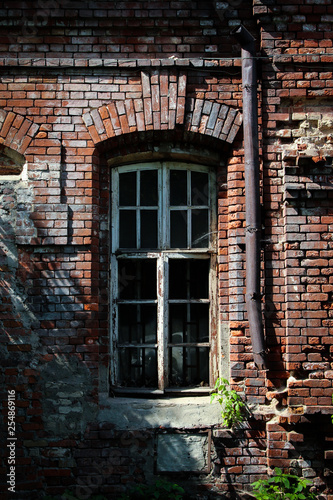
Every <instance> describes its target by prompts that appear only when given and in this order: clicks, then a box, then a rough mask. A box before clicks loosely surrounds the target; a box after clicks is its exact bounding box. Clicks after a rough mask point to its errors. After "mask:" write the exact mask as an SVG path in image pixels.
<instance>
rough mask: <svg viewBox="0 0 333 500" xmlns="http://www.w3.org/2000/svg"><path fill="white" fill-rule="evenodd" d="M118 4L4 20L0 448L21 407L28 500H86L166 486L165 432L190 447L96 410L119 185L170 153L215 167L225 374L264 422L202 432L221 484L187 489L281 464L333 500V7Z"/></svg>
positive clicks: (21, 8) (105, 349) (224, 489)
mask: <svg viewBox="0 0 333 500" xmlns="http://www.w3.org/2000/svg"><path fill="white" fill-rule="evenodd" d="M113 4H114V5H112V7H110V2H104V1H100V2H69V1H67V0H58V1H56V2H54V5H53V4H52V5H50V6H49V5H44V4H43V5H41V2H39V3H38V4H37V5H36V4H35V3H33V2H20V1H15V2H10V3H9V2H2V4H1V6H0V7H1V8H0V17H1V24H2V33H1V37H0V80H1V81H0V108H1V109H0V145H1V146H0V147H1V149H0V159H1V160H3V166H0V200H1V204H0V216H1V228H0V231H1V232H0V280H1V290H0V312H1V315H0V332H1V333H0V338H1V366H2V372H1V381H2V384H1V387H2V394H1V402H2V424H4V425H2V431H1V439H2V440H3V442H4V443H5V442H6V439H7V437H8V436H7V433H8V428H7V420H6V419H7V414H8V406H7V399H8V393H7V391H8V390H12V389H14V390H15V392H16V407H17V411H16V429H15V432H16V437H17V442H16V457H15V467H16V488H17V491H18V495H21V496H22V497H23V496H24V498H31V499H32V498H36V495H39V497H40V498H42V494H61V493H62V492H63V491H64V488H65V487H68V488H69V489H72V490H73V491H74V492H75V493H76V495H77V497H78V498H89V496H90V495H92V494H97V493H102V494H104V495H106V496H107V497H108V498H116V497H117V495H118V494H120V493H121V492H123V491H125V490H126V488H127V487H128V486H129V485H132V484H133V482H134V481H135V480H136V481H142V482H145V481H152V480H153V479H154V477H156V474H155V473H156V470H155V468H154V467H155V465H154V456H155V447H156V439H157V435H158V433H159V432H164V431H165V432H172V431H182V432H183V431H184V428H182V426H181V425H180V424H179V426H177V424H176V425H173V426H171V428H168V427H167V428H166V429H162V430H161V429H159V426H155V427H154V426H150V425H148V424H147V423H146V424H144V423H142V422H141V423H140V425H138V426H137V428H126V426H125V425H124V427H123V428H121V425H120V424H119V425H118V427H117V426H115V425H114V424H113V423H112V422H111V419H109V420H108V417H106V416H105V415H108V413H107V411H108V408H106V406H105V405H104V403H103V402H102V403H101V399H100V397H101V394H105V392H106V390H107V384H108V366H109V358H110V352H109V293H108V287H109V251H110V248H109V241H110V234H109V203H110V199H109V197H110V178H109V170H110V166H111V167H112V166H114V165H118V164H121V163H122V162H135V161H142V159H148V160H152V159H154V158H156V151H157V148H158V151H159V155H160V156H159V158H161V157H164V158H165V157H166V158H168V157H172V158H176V159H180V158H183V159H185V161H192V160H193V159H195V160H196V161H198V162H199V163H200V162H201V163H209V164H214V165H216V167H217V172H218V177H217V182H218V231H219V234H218V240H219V252H218V278H219V280H218V281H219V311H218V312H219V328H220V331H221V336H222V337H221V338H222V341H221V356H222V360H223V361H222V363H223V366H224V370H225V372H227V376H228V378H230V380H231V382H232V384H233V387H234V388H235V389H236V390H237V391H239V393H240V394H241V395H242V396H243V397H244V398H245V399H246V401H247V403H248V404H249V405H250V408H251V410H252V416H251V418H250V419H249V421H248V422H247V423H246V424H245V425H244V426H243V428H242V429H240V430H237V431H236V432H230V431H227V430H223V429H221V426H220V423H219V422H218V421H216V423H215V425H214V424H211V423H209V424H208V423H205V421H200V422H199V423H198V425H197V426H196V427H195V428H194V429H193V428H192V429H191V432H193V431H194V430H197V431H200V432H201V431H202V432H203V431H205V432H206V431H207V430H212V451H211V463H212V469H211V473H210V474H206V475H201V476H200V478H199V477H198V476H197V475H192V474H191V473H190V472H189V473H188V474H187V475H184V476H181V477H179V482H180V483H181V484H184V485H185V486H186V488H187V489H188V490H189V491H190V492H191V494H192V496H194V495H199V498H200V496H201V497H202V498H206V497H207V496H208V495H209V494H211V495H212V496H213V495H216V494H217V493H220V494H221V495H222V494H223V495H225V494H227V493H228V492H229V494H230V497H231V498H233V495H235V494H236V493H235V491H236V490H237V489H239V488H240V487H241V488H244V489H248V488H249V485H250V483H251V482H252V481H254V480H255V479H257V478H258V477H262V476H263V475H265V474H266V473H270V472H271V471H272V468H274V467H275V466H279V467H282V468H283V469H284V470H286V471H287V470H293V471H295V472H297V473H299V474H303V475H304V476H305V477H308V478H310V479H312V480H313V482H314V485H315V486H316V487H317V488H318V490H320V491H325V495H324V498H327V499H329V498H330V494H331V493H330V491H331V490H330V488H331V479H330V478H331V472H330V469H331V459H332V451H331V439H332V437H331V436H332V431H331V423H330V414H331V411H332V410H331V408H332V406H331V395H332V378H333V375H332V373H333V372H332V364H331V363H332V353H331V351H332V349H331V344H332V342H331V325H332V313H331V311H332V291H333V290H332V286H333V284H332V271H331V268H332V252H333V250H332V248H331V247H332V243H331V240H332V238H331V236H330V235H331V232H332V231H331V229H332V221H333V219H332V174H331V170H332V160H331V158H332V156H333V154H332V151H331V149H332V145H331V141H332V128H333V127H332V104H331V95H332V92H333V90H332V88H333V87H332V73H331V71H330V70H331V63H332V57H333V55H332V40H331V39H332V30H331V24H332V19H333V17H332V16H333V12H332V10H333V8H332V7H331V5H330V2H329V1H326V0H313V1H312V0H306V1H305V0H304V2H303V1H302V2H296V0H295V1H292V2H286V1H283V0H279V1H277V2H273V3H272V2H268V1H265V0H254V2H253V8H252V5H251V3H249V2H245V1H243V2H242V1H241V0H230V1H229V2H201V1H188V0H186V1H185V0H184V1H180V2H172V1H170V2H157V1H155V0H154V1H152V2H147V1H137V2H127V1H124V2H114V3H113ZM215 4H216V5H215ZM240 22H242V23H243V24H244V25H245V26H246V27H247V28H248V29H249V30H250V31H251V32H252V33H253V34H254V35H255V36H256V38H257V49H258V56H259V57H258V67H259V82H258V96H259V109H258V113H259V135H260V157H261V181H260V182H261V201H262V206H263V234H262V250H261V252H262V259H261V261H262V269H261V284H262V296H263V299H262V302H263V323H264V329H265V337H266V343H267V348H268V353H267V360H268V367H267V371H262V370H261V371H260V370H258V369H257V368H256V367H255V365H254V363H253V357H252V346H251V340H250V337H249V333H248V322H247V313H246V307H245V287H246V283H245V269H246V263H245V237H244V234H245V228H244V226H245V212H244V205H245V190H244V156H243V155H244V151H243V144H242V136H243V134H242V128H241V127H242V125H241V124H242V87H241V71H240V66H241V62H240V47H239V45H238V44H237V43H236V41H235V40H234V39H233V38H232V37H231V36H230V30H231V29H232V28H233V27H234V26H235V25H237V24H239V23H240ZM180 152H181V153H180ZM103 401H104V400H103ZM129 412H130V410H129ZM210 413H211V407H207V414H210ZM162 427H163V426H162ZM185 427H186V426H185ZM314 429H315V431H314ZM319 430H320V432H319ZM1 453H2V464H1V466H0V471H1V474H3V477H4V478H6V474H7V472H8V453H7V450H6V448H5V447H3V448H2V451H1ZM6 481H7V479H5V480H4V481H2V485H3V486H2V488H3V493H2V494H3V497H4V498H7V497H8V498H10V495H9V492H8V489H7V486H8V485H6ZM205 495H206V496H205ZM18 498H19V497H18Z"/></svg>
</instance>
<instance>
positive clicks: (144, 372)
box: [119, 348, 157, 388]
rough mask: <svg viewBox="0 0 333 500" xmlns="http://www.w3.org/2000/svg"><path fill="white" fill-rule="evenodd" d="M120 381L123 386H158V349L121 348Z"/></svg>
mask: <svg viewBox="0 0 333 500" xmlns="http://www.w3.org/2000/svg"><path fill="white" fill-rule="evenodd" d="M119 381H120V385H121V386H123V387H155V388H156V387H157V356H156V349H151V348H142V349H136V348H122V349H119Z"/></svg>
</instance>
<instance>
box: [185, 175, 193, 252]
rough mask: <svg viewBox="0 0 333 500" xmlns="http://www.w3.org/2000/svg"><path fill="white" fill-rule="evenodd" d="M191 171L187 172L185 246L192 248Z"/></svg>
mask: <svg viewBox="0 0 333 500" xmlns="http://www.w3.org/2000/svg"><path fill="white" fill-rule="evenodd" d="M191 201H192V200H191V172H190V171H188V172H187V212H186V215H187V248H192V217H191V214H192V210H191V208H192V207H191Z"/></svg>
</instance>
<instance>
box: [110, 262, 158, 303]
mask: <svg viewBox="0 0 333 500" xmlns="http://www.w3.org/2000/svg"><path fill="white" fill-rule="evenodd" d="M118 291H119V298H120V299H132V300H133V299H134V300H135V299H156V260H155V259H128V260H127V259H126V260H125V259H119V260H118Z"/></svg>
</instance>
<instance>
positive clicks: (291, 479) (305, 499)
mask: <svg viewBox="0 0 333 500" xmlns="http://www.w3.org/2000/svg"><path fill="white" fill-rule="evenodd" d="M310 485H311V481H309V480H308V479H304V478H303V477H298V476H294V475H293V474H284V473H283V472H282V470H281V469H279V468H278V467H276V468H275V470H274V476H270V477H268V478H267V479H260V480H259V481H255V482H254V483H252V485H251V486H252V488H253V490H254V491H253V495H254V497H255V498H257V500H286V499H288V500H315V499H316V495H315V494H314V493H312V492H311V491H309V486H310Z"/></svg>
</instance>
